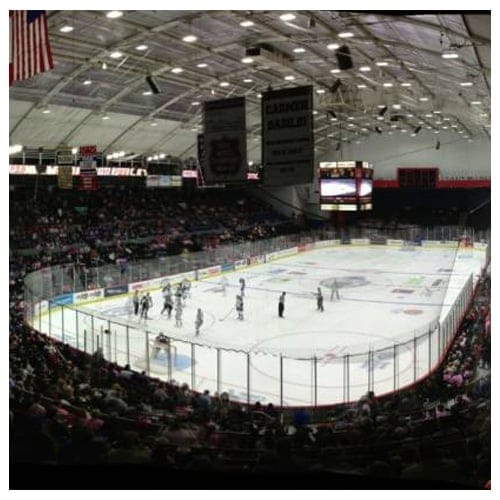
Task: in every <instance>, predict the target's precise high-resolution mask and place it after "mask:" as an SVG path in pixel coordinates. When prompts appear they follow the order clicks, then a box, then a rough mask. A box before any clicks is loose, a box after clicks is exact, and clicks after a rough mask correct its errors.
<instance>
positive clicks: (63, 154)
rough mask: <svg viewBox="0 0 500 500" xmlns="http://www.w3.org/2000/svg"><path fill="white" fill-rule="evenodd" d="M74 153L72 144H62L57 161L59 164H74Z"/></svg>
mask: <svg viewBox="0 0 500 500" xmlns="http://www.w3.org/2000/svg"><path fill="white" fill-rule="evenodd" d="M74 160H75V158H74V155H73V152H72V150H71V146H68V145H66V144H62V145H60V146H59V148H58V150H57V156H56V162H57V164H58V165H73V163H74Z"/></svg>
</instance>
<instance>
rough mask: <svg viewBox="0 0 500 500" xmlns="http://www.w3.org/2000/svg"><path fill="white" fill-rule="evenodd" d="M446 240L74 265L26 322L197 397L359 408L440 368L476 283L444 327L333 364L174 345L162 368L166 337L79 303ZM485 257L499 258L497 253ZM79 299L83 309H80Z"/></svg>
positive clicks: (46, 274) (300, 240)
mask: <svg viewBox="0 0 500 500" xmlns="http://www.w3.org/2000/svg"><path fill="white" fill-rule="evenodd" d="M404 231H406V232H404ZM434 231H437V233H435V232H434ZM438 233H439V230H437V229H432V230H422V229H420V228H415V227H408V228H406V229H399V230H397V231H396V232H388V231H385V232H381V231H375V230H371V229H366V230H364V232H362V231H359V232H358V231H351V232H350V234H349V235H348V234H340V235H339V234H336V233H333V232H315V233H308V234H297V235H291V236H282V237H278V238H273V239H270V240H265V241H258V242H247V243H242V244H239V245H227V246H221V247H219V248H218V249H215V250H213V251H205V252H200V253H196V254H188V255H182V256H177V257H167V258H162V259H158V260H155V261H144V262H138V263H134V264H129V265H128V266H127V267H120V266H116V265H110V266H104V267H101V268H96V269H90V270H88V272H86V273H83V274H79V273H78V272H77V270H76V269H75V268H74V267H73V266H55V267H52V268H46V269H42V270H41V271H37V272H35V273H31V274H30V275H29V276H27V277H26V280H25V318H26V321H27V322H28V323H30V324H31V325H32V326H33V327H35V328H37V329H38V330H40V331H43V332H44V333H47V334H48V335H50V336H53V337H56V338H58V339H60V340H61V341H62V342H64V343H67V344H70V345H72V346H73V347H76V348H77V349H80V350H82V351H85V352H87V353H94V352H96V351H97V350H100V351H101V352H102V353H103V355H104V357H105V358H106V359H108V360H110V361H113V362H116V363H118V364H120V365H125V364H129V365H131V366H132V367H133V368H134V369H137V370H144V371H145V372H146V373H147V374H148V375H152V376H158V377H161V378H163V379H166V380H168V381H173V380H175V382H177V383H187V384H189V385H190V386H191V388H192V389H193V390H203V389H209V390H211V391H212V392H214V391H217V392H219V393H220V392H223V391H224V392H228V393H229V395H230V397H231V398H232V399H234V400H239V401H244V402H247V403H252V402H255V401H257V400H258V401H261V402H273V403H275V404H279V405H281V406H294V405H295V406H296V405H311V406H318V405H325V404H333V403H339V402H348V401H353V400H357V399H359V397H361V396H362V395H363V394H365V393H366V392H367V391H374V392H375V393H377V394H379V395H380V394H381V393H387V392H392V391H396V390H399V389H401V388H403V387H406V386H408V385H411V384H413V383H415V382H417V381H418V380H419V379H421V378H424V377H426V376H427V375H428V374H429V372H431V371H432V370H433V369H435V368H436V367H437V366H438V365H439V363H440V361H441V360H442V358H443V356H444V355H445V353H446V351H447V348H448V346H449V344H450V342H451V340H452V339H453V337H454V335H455V332H456V330H457V328H458V326H459V323H460V321H461V318H462V317H463V315H464V313H465V311H466V310H467V308H468V305H469V303H470V301H471V298H472V295H473V289H474V284H475V282H474V277H473V275H471V276H469V278H468V279H467V280H466V281H465V283H463V284H462V285H463V286H462V288H461V290H460V291H459V293H458V294H457V295H456V298H455V300H454V303H453V304H452V306H451V307H450V309H449V311H448V313H447V314H446V315H445V316H444V317H442V318H435V320H433V321H431V322H430V323H429V324H426V325H424V326H423V327H421V328H420V329H418V330H414V331H408V332H405V336H404V338H403V340H402V341H401V342H399V343H397V344H392V345H388V344H384V345H382V344H379V345H375V344H370V347H369V348H368V349H367V348H366V346H360V349H359V350H356V349H353V348H351V349H349V350H347V349H345V350H340V351H339V352H338V353H337V355H336V356H335V357H330V358H329V357H328V356H325V353H322V352H312V351H311V352H305V351H302V352H297V353H296V354H294V353H293V352H286V351H285V350H283V351H284V352H285V353H283V352H277V351H276V350H275V351H274V352H273V351H272V350H265V351H264V350H260V351H258V352H257V351H245V350H242V349H237V348H234V349H233V348H231V346H230V345H228V344H227V343H225V344H220V345H215V344H214V343H211V344H207V343H203V341H197V342H193V341H190V340H187V339H185V338H174V337H173V336H169V342H168V344H167V348H166V349H165V350H164V352H162V353H160V354H161V356H160V357H159V359H153V358H152V351H153V343H154V337H155V336H156V335H157V333H159V331H160V330H159V329H158V328H156V329H155V328H152V327H149V326H145V325H137V324H131V323H130V322H128V321H127V320H126V318H125V317H124V316H126V313H123V312H122V315H121V319H119V320H118V319H115V318H112V317H109V316H104V315H98V314H95V313H92V314H91V313H89V312H85V311H83V310H82V309H80V308H79V307H78V304H84V303H86V302H88V301H91V300H99V299H102V298H105V297H107V296H110V297H111V296H113V295H116V294H123V293H128V292H130V291H132V290H133V287H143V285H144V288H145V287H150V288H160V287H161V286H162V280H163V279H164V278H165V277H167V276H168V277H171V276H174V275H180V274H184V275H185V276H186V277H189V278H190V279H200V278H201V277H202V276H203V273H204V270H207V269H213V268H216V269H217V270H218V272H221V271H224V268H225V269H226V270H234V269H238V265H239V266H242V267H244V266H246V265H247V264H248V263H258V262H263V261H265V256H272V255H273V253H275V252H283V251H284V252H287V251H288V250H286V249H291V248H299V247H300V248H301V249H304V250H306V249H313V248H314V247H321V246H324V245H328V244H329V243H328V241H330V242H331V240H335V243H336V244H340V241H339V240H338V239H335V237H337V238H339V237H340V238H342V239H343V242H344V243H348V242H350V239H349V238H359V237H363V236H364V237H366V240H367V241H366V244H368V243H370V242H371V243H374V244H378V245H379V244H381V239H383V238H385V241H386V243H387V242H388V241H389V240H396V241H397V240H405V241H416V239H418V238H421V235H422V234H425V235H430V236H433V235H434V234H438ZM440 234H441V235H445V234H446V236H447V237H449V238H450V240H448V242H449V245H450V248H452V247H453V244H454V241H457V239H458V238H459V237H462V236H463V235H464V230H463V228H455V231H452V230H451V228H446V230H443V229H441V231H440ZM466 234H470V232H469V233H466ZM352 235H354V236H352ZM388 236H390V237H391V238H388ZM401 236H404V237H403V238H402V237H401ZM325 240H328V241H325ZM320 242H322V243H320ZM457 246H458V245H457ZM455 252H456V249H455V250H453V251H452V252H451V253H450V255H451V257H450V263H449V264H450V266H451V267H453V261H454V259H455V257H456V253H455ZM484 253H485V255H489V246H488V247H487V248H485V249H484ZM262 256H264V258H262ZM261 258H262V260H259V259H261ZM228 263H231V264H228ZM484 264H485V262H483V266H484ZM219 266H221V267H219ZM177 279H181V277H180V276H177ZM174 281H175V278H174ZM144 282H146V283H145V284H144ZM443 299H444V297H443ZM73 300H74V301H75V302H76V304H71V302H73ZM374 333H376V332H374Z"/></svg>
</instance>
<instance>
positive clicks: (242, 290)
mask: <svg viewBox="0 0 500 500" xmlns="http://www.w3.org/2000/svg"><path fill="white" fill-rule="evenodd" d="M245 286H246V283H245V279H244V278H240V295H241V296H242V297H244V296H245Z"/></svg>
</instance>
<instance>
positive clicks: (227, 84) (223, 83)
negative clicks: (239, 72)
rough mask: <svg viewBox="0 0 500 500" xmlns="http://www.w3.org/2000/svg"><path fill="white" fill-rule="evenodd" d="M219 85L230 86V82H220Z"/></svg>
mask: <svg viewBox="0 0 500 500" xmlns="http://www.w3.org/2000/svg"><path fill="white" fill-rule="evenodd" d="M219 85H220V86H221V87H229V82H220V83H219Z"/></svg>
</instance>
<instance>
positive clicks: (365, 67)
mask: <svg viewBox="0 0 500 500" xmlns="http://www.w3.org/2000/svg"><path fill="white" fill-rule="evenodd" d="M371 70H372V69H371V68H370V66H361V68H359V71H363V72H367V71H371Z"/></svg>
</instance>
